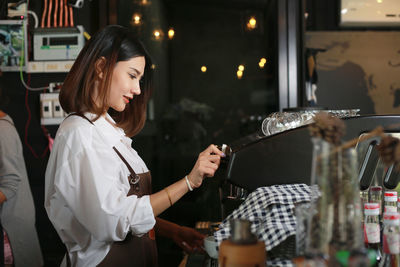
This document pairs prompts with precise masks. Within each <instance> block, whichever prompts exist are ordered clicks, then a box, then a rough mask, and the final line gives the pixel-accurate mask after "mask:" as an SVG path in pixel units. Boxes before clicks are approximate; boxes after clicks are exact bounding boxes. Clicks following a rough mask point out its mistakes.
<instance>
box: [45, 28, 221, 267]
mask: <svg viewBox="0 0 400 267" xmlns="http://www.w3.org/2000/svg"><path fill="white" fill-rule="evenodd" d="M151 73H152V69H151V61H150V58H149V55H148V54H147V52H146V51H145V49H144V48H143V46H142V45H141V43H140V42H138V41H137V39H135V37H134V36H133V35H132V34H131V33H130V32H129V31H128V30H127V29H126V28H123V27H120V26H115V25H112V26H107V27H105V28H104V29H103V30H101V31H100V32H98V33H96V34H95V35H94V36H93V37H92V38H91V39H90V40H89V41H88V43H87V44H86V45H85V47H84V48H83V49H82V51H81V53H80V54H79V56H78V58H77V59H76V61H75V63H74V65H73V66H72V69H71V71H70V72H69V74H68V76H67V77H66V79H65V81H64V84H63V87H62V89H61V92H60V103H61V106H62V107H63V109H64V110H65V111H66V112H67V113H69V114H70V116H68V117H67V118H66V119H65V120H64V122H63V123H62V124H61V125H60V127H59V129H58V132H57V135H56V138H55V142H54V146H53V150H52V152H51V155H50V159H49V162H48V166H47V170H46V185H45V190H46V192H45V208H46V210H47V213H48V215H49V218H50V220H51V221H52V223H53V225H54V227H55V229H56V230H57V232H58V234H59V235H60V237H61V239H62V241H63V242H64V244H65V245H66V247H67V250H68V255H67V257H65V259H64V261H63V263H62V265H64V266H66V265H69V264H70V265H72V266H156V265H157V252H156V246H155V234H154V230H153V227H154V229H155V231H156V232H158V233H159V234H164V235H166V236H169V237H172V238H173V239H174V240H175V241H178V242H179V243H180V244H181V245H182V244H184V245H185V246H186V248H187V249H189V250H193V249H195V248H199V247H200V246H201V243H202V235H200V234H199V233H197V232H196V231H194V230H192V229H190V228H187V227H180V226H177V225H176V224H173V223H170V222H167V221H164V220H161V219H159V218H156V216H158V215H159V214H160V213H161V212H163V211H164V210H166V209H167V208H169V207H170V206H172V205H173V204H174V203H175V202H176V201H178V200H179V199H180V198H181V197H182V196H183V195H184V194H186V193H187V192H188V191H191V190H193V189H194V188H197V187H199V186H200V185H201V184H202V181H203V178H204V177H212V176H213V175H214V173H215V171H216V170H217V168H218V166H219V163H220V157H221V156H223V153H222V152H221V151H220V150H218V149H217V148H216V147H215V146H214V145H210V146H209V147H208V148H207V149H206V150H205V151H203V152H202V153H200V155H199V157H198V160H197V161H196V164H195V166H194V167H193V169H192V171H191V172H190V173H189V174H188V175H187V176H185V178H182V179H181V180H179V181H178V182H176V183H174V184H172V185H170V186H168V187H166V188H165V189H163V190H161V191H160V192H157V193H154V194H151V177H150V173H149V171H148V169H147V167H146V165H145V164H144V162H143V161H142V159H141V158H140V157H139V156H138V154H137V153H136V151H135V150H133V149H132V148H131V139H130V138H129V137H131V136H133V135H135V134H137V133H138V132H139V131H140V130H141V129H142V127H143V125H144V123H145V115H146V104H147V101H148V99H149V97H150V95H151V91H152V83H151V81H152V80H151V76H152V75H151Z"/></svg>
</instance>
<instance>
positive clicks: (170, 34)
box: [168, 28, 175, 39]
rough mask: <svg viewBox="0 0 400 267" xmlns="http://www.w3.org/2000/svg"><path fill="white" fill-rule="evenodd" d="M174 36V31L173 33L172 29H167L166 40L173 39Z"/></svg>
mask: <svg viewBox="0 0 400 267" xmlns="http://www.w3.org/2000/svg"><path fill="white" fill-rule="evenodd" d="M174 35H175V31H174V29H172V28H171V29H169V31H168V38H169V39H172V38H174Z"/></svg>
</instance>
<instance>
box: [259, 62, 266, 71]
mask: <svg viewBox="0 0 400 267" xmlns="http://www.w3.org/2000/svg"><path fill="white" fill-rule="evenodd" d="M258 66H259V67H260V68H261V69H262V68H264V66H265V63H264V62H262V61H260V62H258Z"/></svg>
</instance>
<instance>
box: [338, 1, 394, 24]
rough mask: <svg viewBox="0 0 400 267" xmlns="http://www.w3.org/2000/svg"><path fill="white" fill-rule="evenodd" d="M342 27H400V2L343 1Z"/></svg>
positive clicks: (341, 10) (341, 12)
mask: <svg viewBox="0 0 400 267" xmlns="http://www.w3.org/2000/svg"><path fill="white" fill-rule="evenodd" d="M340 26H343V27H400V1H399V0H341V7H340Z"/></svg>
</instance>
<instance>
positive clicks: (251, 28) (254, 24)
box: [247, 17, 257, 30]
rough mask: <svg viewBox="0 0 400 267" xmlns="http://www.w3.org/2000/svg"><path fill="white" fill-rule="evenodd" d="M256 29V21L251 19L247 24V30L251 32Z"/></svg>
mask: <svg viewBox="0 0 400 267" xmlns="http://www.w3.org/2000/svg"><path fill="white" fill-rule="evenodd" d="M256 27H257V20H256V19H255V18H254V17H251V18H250V19H249V21H248V22H247V28H249V29H250V30H253V29H255V28H256Z"/></svg>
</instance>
